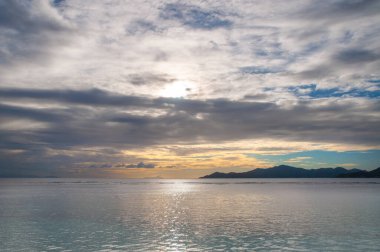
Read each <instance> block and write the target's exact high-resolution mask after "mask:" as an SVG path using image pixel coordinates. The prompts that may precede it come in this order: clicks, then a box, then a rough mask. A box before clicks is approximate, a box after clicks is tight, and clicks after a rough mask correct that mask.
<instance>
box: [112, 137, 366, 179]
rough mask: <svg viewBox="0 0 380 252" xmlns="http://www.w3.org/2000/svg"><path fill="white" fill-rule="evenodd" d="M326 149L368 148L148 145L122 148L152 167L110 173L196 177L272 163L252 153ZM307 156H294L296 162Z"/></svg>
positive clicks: (294, 144) (241, 143) (300, 144)
mask: <svg viewBox="0 0 380 252" xmlns="http://www.w3.org/2000/svg"><path fill="white" fill-rule="evenodd" d="M321 148H323V149H325V150H330V151H338V152H339V151H347V150H352V149H356V150H368V149H371V148H372V147H370V146H367V147H363V146H348V145H337V144H328V143H327V144H322V143H321V144H316V143H310V142H286V141H276V140H270V139H267V140H257V141H254V140H246V141H235V142H226V143H220V144H193V145H164V146H153V147H149V148H141V149H132V150H123V151H121V154H122V155H124V156H125V158H126V159H130V158H133V160H134V161H136V160H140V161H141V160H143V161H144V162H145V163H152V164H155V168H153V169H141V168H132V169H131V168H129V169H124V168H122V169H115V168H112V169H109V170H108V172H110V173H111V174H117V175H118V176H125V177H129V178H146V177H152V178H153V177H163V178H195V177H199V176H203V175H205V174H209V173H210V172H214V171H221V172H242V171H248V170H252V169H255V168H266V167H271V166H273V165H275V163H273V162H272V161H270V160H265V159H260V158H257V157H254V156H253V155H254V154H258V155H281V154H289V153H295V152H302V151H312V150H319V149H321ZM305 159H310V157H300V158H295V159H292V160H290V161H293V162H296V163H298V162H299V161H303V160H305Z"/></svg>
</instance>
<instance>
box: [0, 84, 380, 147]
mask: <svg viewBox="0 0 380 252" xmlns="http://www.w3.org/2000/svg"><path fill="white" fill-rule="evenodd" d="M29 93H30V96H29V99H31V98H33V99H36V101H38V102H42V101H52V100H54V99H57V100H58V101H60V102H63V103H65V104H66V106H69V107H70V108H69V109H68V108H65V109H54V110H52V109H32V108H29V109H27V108H21V106H20V107H17V108H14V107H11V106H7V105H3V107H2V108H4V111H5V112H3V113H5V114H6V116H7V117H17V118H24V117H25V118H32V119H33V120H37V121H43V122H50V123H51V125H52V126H51V128H48V129H42V130H36V131H35V132H34V133H31V134H34V136H35V137H36V138H38V139H39V140H41V141H42V142H45V143H47V144H50V145H52V146H54V145H55V144H59V145H62V144H63V145H65V144H66V145H69V146H71V145H102V146H103V145H109V144H110V145H112V144H117V145H130V146H136V145H150V144H161V143H166V142H170V143H173V142H176V141H192V140H194V141H196V140H197V139H210V140H213V141H224V140H236V139H244V138H252V137H253V138H255V137H259V138H262V137H274V136H275V137H279V138H284V139H287V138H291V139H298V140H312V141H326V140H329V141H333V142H347V143H350V142H351V143H363V144H367V143H378V142H379V138H378V137H376V136H378V135H379V134H378V133H379V132H378V129H377V128H378V127H377V126H378V123H379V118H378V117H377V116H376V115H375V114H376V113H375V112H376V111H377V110H378V109H379V101H376V100H375V101H371V102H370V101H368V102H367V103H368V104H367V105H366V107H365V108H363V107H359V108H356V106H357V104H356V103H355V102H353V101H347V102H334V101H331V102H328V103H324V104H316V103H317V102H318V101H315V102H313V101H303V102H299V103H298V104H297V105H294V106H292V107H290V108H282V107H281V106H279V105H277V104H275V103H270V102H242V101H231V100H227V99H208V100H186V99H174V98H144V97H133V96H123V95H116V94H110V93H108V92H106V91H101V90H96V91H94V90H87V91H71V90H66V91H52V90H51V91H49V90H44V91H35V90H34V91H31V90H20V89H17V90H16V89H14V90H10V89H6V90H0V97H2V98H3V99H6V98H9V97H12V98H13V99H14V100H17V99H25V98H27V94H29ZM77 105H86V107H76V106H77ZM129 107H132V108H133V109H134V110H135V109H138V108H142V109H144V110H146V109H158V110H160V111H161V112H162V113H160V114H157V115H155V114H151V115H146V114H139V112H133V111H130V110H129V109H128V108H129ZM62 118H64V119H62Z"/></svg>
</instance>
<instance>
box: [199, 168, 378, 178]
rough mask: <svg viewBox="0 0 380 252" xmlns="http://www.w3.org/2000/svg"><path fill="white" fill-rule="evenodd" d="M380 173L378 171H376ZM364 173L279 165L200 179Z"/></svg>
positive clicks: (342, 169) (304, 176) (217, 173)
mask: <svg viewBox="0 0 380 252" xmlns="http://www.w3.org/2000/svg"><path fill="white" fill-rule="evenodd" d="M377 170H379V172H380V169H377ZM360 172H364V171H363V170H359V169H350V170H348V169H345V168H342V167H336V168H319V169H304V168H297V167H293V166H288V165H279V166H274V167H272V168H257V169H254V170H252V171H247V172H240V173H237V172H229V173H222V172H214V173H212V174H210V175H206V176H204V177H201V178H335V177H338V176H341V175H349V174H354V173H360Z"/></svg>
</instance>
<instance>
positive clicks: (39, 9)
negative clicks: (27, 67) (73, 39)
mask: <svg viewBox="0 0 380 252" xmlns="http://www.w3.org/2000/svg"><path fill="white" fill-rule="evenodd" d="M71 32H72V27H71V26H70V24H69V23H68V22H67V21H66V20H64V19H63V18H62V17H61V16H60V15H59V14H58V12H57V11H56V10H55V9H54V8H53V7H52V6H50V4H49V2H48V1H19V0H14V1H13V0H4V1H1V3H0V37H1V39H0V55H1V56H2V57H1V60H0V64H2V65H3V67H4V65H5V66H7V65H9V64H11V65H13V64H19V63H20V62H23V61H30V60H35V61H37V62H38V61H41V62H44V61H46V60H49V59H50V57H51V56H52V55H53V54H54V52H53V48H55V49H59V48H60V47H61V46H63V45H65V44H67V43H68V40H67V39H66V36H69V35H70V33H71Z"/></svg>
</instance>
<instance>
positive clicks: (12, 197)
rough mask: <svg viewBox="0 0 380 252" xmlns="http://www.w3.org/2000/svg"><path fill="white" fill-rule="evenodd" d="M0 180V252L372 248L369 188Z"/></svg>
mask: <svg viewBox="0 0 380 252" xmlns="http://www.w3.org/2000/svg"><path fill="white" fill-rule="evenodd" d="M276 181H277V182H276ZM297 181H298V182H297ZM340 181H342V182H340ZM0 182H1V184H0V192H1V193H0V223H1V225H0V243H1V244H2V247H3V248H2V250H1V251H226V250H227V251H268V250H281V251H287V250H289V251H290V250H292V251H316V250H317V251H331V250H340V251H376V250H377V249H378V248H379V247H380V237H379V233H380V220H379V218H378V213H379V211H380V197H379V190H380V184H379V183H378V182H380V181H379V180H374V181H372V182H371V181H369V180H367V182H368V183H364V182H363V180H359V181H350V180H296V181H294V180H293V181H292V180H238V181H236V180H218V181H217V182H215V180H202V181H201V180H63V179H62V180H61V179H59V180H57V179H55V180H17V181H10V180H8V181H5V182H4V181H0Z"/></svg>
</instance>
